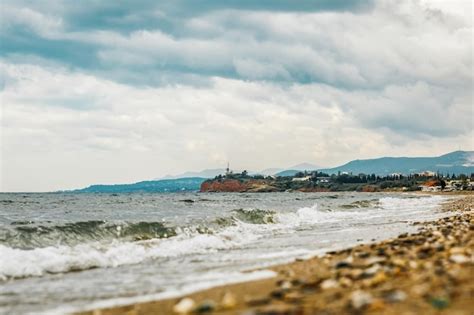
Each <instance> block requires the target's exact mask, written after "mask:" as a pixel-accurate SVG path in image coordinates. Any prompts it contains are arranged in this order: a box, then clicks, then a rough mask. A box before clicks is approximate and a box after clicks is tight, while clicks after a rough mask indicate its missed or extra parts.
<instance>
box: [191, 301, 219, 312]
mask: <svg viewBox="0 0 474 315" xmlns="http://www.w3.org/2000/svg"><path fill="white" fill-rule="evenodd" d="M215 309H216V303H214V301H212V300H205V301H203V302H201V304H199V305H198V306H197V307H196V309H194V312H196V313H209V312H212V311H214V310H215Z"/></svg>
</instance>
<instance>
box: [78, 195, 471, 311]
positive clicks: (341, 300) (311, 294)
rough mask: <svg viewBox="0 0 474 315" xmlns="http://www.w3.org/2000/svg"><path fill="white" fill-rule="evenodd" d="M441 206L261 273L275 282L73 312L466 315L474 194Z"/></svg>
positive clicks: (227, 286)
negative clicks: (386, 230) (393, 234)
mask: <svg viewBox="0 0 474 315" xmlns="http://www.w3.org/2000/svg"><path fill="white" fill-rule="evenodd" d="M453 195H454V194H453ZM455 195H460V194H455ZM463 195H464V194H463ZM443 207H444V210H445V211H455V212H456V213H455V214H454V215H453V216H449V217H447V218H443V219H440V220H437V221H434V222H428V223H423V224H420V231H419V232H416V233H414V234H410V235H406V234H405V235H400V236H399V237H397V238H393V239H389V240H385V241H382V242H378V243H374V244H364V245H358V246H355V247H352V248H349V249H345V250H341V251H336V252H330V253H327V254H325V255H323V256H321V257H314V258H310V259H308V260H298V261H295V262H292V263H288V264H283V265H277V266H273V267H270V268H267V269H270V270H273V271H274V272H276V274H277V275H276V276H275V277H273V278H267V279H264V280H256V281H250V282H243V283H237V284H229V285H224V286H219V287H214V288H211V289H207V290H202V291H198V292H196V293H193V294H189V295H186V298H188V299H187V300H185V302H184V303H180V302H182V301H183V298H170V299H166V300H159V301H152V302H143V303H134V304H131V305H127V306H118V307H111V308H104V309H96V310H93V311H86V312H81V313H77V314H82V315H86V314H87V315H92V314H94V315H99V314H100V315H103V314H130V315H132V314H173V313H176V311H179V310H180V307H177V305H179V306H181V311H182V312H183V313H185V311H186V310H188V311H193V310H194V311H197V312H198V313H209V312H211V311H212V313H213V314H241V313H245V314H318V313H320V314H354V313H356V314H359V313H368V314H370V313H384V314H410V313H411V314H416V313H419V314H453V313H455V314H470V313H469V311H470V310H472V309H474V299H473V296H474V281H472V280H473V279H472V278H473V275H474V264H473V262H474V261H473V255H474V237H473V236H474V194H472V192H471V193H468V194H466V195H465V196H464V197H462V198H459V199H455V200H453V201H450V202H448V203H446V204H444V205H443ZM191 300H192V301H193V302H194V303H195V304H194V305H193V306H191V304H192V303H191ZM186 302H189V303H186ZM185 304H188V306H186V305H185Z"/></svg>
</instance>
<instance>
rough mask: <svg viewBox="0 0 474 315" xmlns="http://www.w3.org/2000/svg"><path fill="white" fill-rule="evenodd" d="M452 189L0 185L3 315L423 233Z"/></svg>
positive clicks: (149, 295)
mask: <svg viewBox="0 0 474 315" xmlns="http://www.w3.org/2000/svg"><path fill="white" fill-rule="evenodd" d="M444 200H446V199H445V197H441V196H422V195H411V194H386V193H383V194H382V193H268V194H206V193H178V194H152V193H148V194H138V193H134V194H118V195H117V194H0V257H1V258H0V313H5V314H12V313H15V314H17V313H37V312H39V313H48V314H49V313H52V312H56V313H63V312H69V311H73V310H82V309H89V308H92V307H96V306H104V305H115V304H121V303H130V302H133V301H137V300H148V299H156V298H165V297H169V296H174V295H179V294H181V293H184V292H190V291H193V290H196V289H202V288H206V287H210V286H214V285H219V284H223V283H228V282H234V281H242V280H248V279H254V278H259V277H267V276H271V273H268V272H260V273H258V272H257V273H242V271H245V270H249V269H254V268H256V267H261V266H268V265H272V264H277V263H283V262H288V261H291V260H292V259H294V258H296V257H310V256H312V255H315V254H318V253H323V252H326V251H329V250H334V249H339V248H343V247H348V246H352V245H355V244H358V243H363V242H365V243H367V242H371V241H375V240H380V239H386V238H389V237H393V236H396V235H397V234H400V233H403V232H410V231H415V227H414V226H412V225H411V224H410V223H412V222H415V221H426V220H433V219H436V218H439V217H441V216H445V215H446V213H443V212H441V211H440V203H441V202H443V201H444Z"/></svg>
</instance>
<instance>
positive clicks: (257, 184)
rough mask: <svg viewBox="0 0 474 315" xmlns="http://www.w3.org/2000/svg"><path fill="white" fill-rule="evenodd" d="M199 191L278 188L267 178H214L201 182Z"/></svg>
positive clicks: (251, 190)
mask: <svg viewBox="0 0 474 315" xmlns="http://www.w3.org/2000/svg"><path fill="white" fill-rule="evenodd" d="M200 191H201V192H275V191H280V189H279V188H277V187H275V186H273V185H271V183H270V182H269V181H267V180H263V179H262V180H260V179H248V180H245V181H242V180H238V179H214V180H206V181H204V182H203V183H202V184H201V190H200Z"/></svg>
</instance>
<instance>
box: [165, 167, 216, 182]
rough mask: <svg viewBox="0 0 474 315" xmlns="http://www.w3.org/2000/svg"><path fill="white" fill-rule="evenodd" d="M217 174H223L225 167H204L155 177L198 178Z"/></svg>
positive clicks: (212, 176) (211, 176)
mask: <svg viewBox="0 0 474 315" xmlns="http://www.w3.org/2000/svg"><path fill="white" fill-rule="evenodd" d="M219 174H225V169H223V168H215V169H206V170H202V171H199V172H184V173H182V174H178V175H166V176H165V177H163V178H157V179H156V180H163V179H178V178H192V177H199V178H214V177H216V176H217V175H219Z"/></svg>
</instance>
